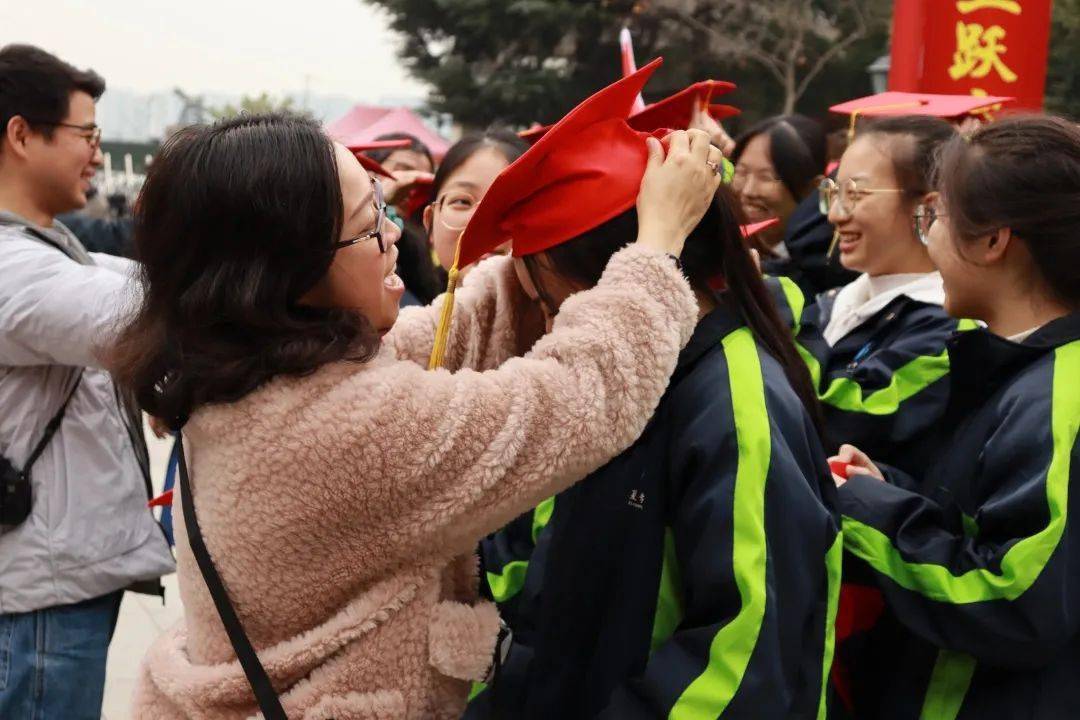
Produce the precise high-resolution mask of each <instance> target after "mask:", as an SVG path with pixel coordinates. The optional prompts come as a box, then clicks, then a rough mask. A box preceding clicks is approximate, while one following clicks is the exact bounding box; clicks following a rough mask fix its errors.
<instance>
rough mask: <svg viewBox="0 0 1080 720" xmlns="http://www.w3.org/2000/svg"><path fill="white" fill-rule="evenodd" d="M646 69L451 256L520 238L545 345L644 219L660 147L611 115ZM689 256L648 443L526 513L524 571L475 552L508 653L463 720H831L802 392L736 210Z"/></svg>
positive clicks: (515, 177) (810, 448) (521, 267)
mask: <svg viewBox="0 0 1080 720" xmlns="http://www.w3.org/2000/svg"><path fill="white" fill-rule="evenodd" d="M655 67H656V64H655V63H654V64H651V65H649V66H646V67H645V68H643V69H642V70H641V71H640V72H639V73H638V74H636V75H633V76H630V77H629V78H627V79H626V80H624V81H622V82H620V83H616V85H614V86H612V87H610V88H607V89H606V90H605V91H602V92H601V93H598V94H597V95H596V96H594V97H593V98H590V99H589V100H587V101H586V102H585V103H583V104H582V105H581V106H579V107H578V108H576V109H575V110H574V111H573V112H572V113H570V115H568V116H567V117H566V118H564V119H563V120H562V121H560V122H559V123H558V124H556V125H555V126H554V127H553V128H552V129H550V130H549V131H548V133H547V134H546V135H545V136H544V137H543V138H542V139H541V140H539V141H538V142H537V143H536V144H535V145H533V146H532V148H530V149H529V150H528V151H527V152H526V153H525V154H524V155H523V156H522V157H521V158H519V159H518V160H517V161H516V162H515V163H513V164H512V165H510V167H508V168H507V169H506V170H505V171H503V173H502V174H501V175H500V176H499V178H498V179H497V180H496V181H495V183H494V184H493V185H492V186H491V188H489V190H488V193H487V196H486V197H485V198H484V201H483V202H482V203H481V204H480V207H479V208H478V209H477V211H476V213H475V214H474V216H473V218H472V220H471V222H470V223H469V226H468V227H467V228H466V231H465V234H464V235H463V237H462V244H463V250H462V251H463V252H464V251H465V249H466V246H469V247H468V251H469V256H472V255H475V254H476V253H477V252H480V251H482V250H483V249H484V248H486V247H491V246H494V245H497V244H499V243H501V242H503V241H504V240H505V239H507V238H512V240H513V254H514V258H515V266H516V268H517V271H518V274H519V276H520V277H521V278H522V284H523V286H524V287H525V288H526V292H527V293H529V294H530V295H532V296H533V297H534V298H535V300H536V302H537V303H538V304H539V305H540V306H541V307H542V308H544V311H545V313H546V315H547V316H548V318H549V323H553V324H554V326H555V327H558V325H559V323H560V322H562V321H563V318H564V317H565V316H566V314H567V313H571V314H577V313H579V312H582V311H583V309H582V308H581V307H580V306H579V305H578V304H577V298H578V297H579V295H578V293H581V292H587V291H588V289H589V288H590V287H593V286H594V285H596V284H597V283H601V284H602V283H603V277H604V273H605V270H604V267H605V265H606V264H607V263H608V262H609V259H610V258H612V257H616V256H617V254H618V253H619V252H620V248H621V247H622V246H623V245H624V244H625V241H624V239H623V238H624V237H625V235H626V233H630V234H631V235H632V234H633V233H634V232H635V231H636V229H637V228H639V227H642V226H644V225H645V224H646V223H647V222H648V221H647V219H646V218H644V217H642V216H641V215H640V214H638V213H635V212H634V210H633V204H634V202H633V195H634V187H635V186H636V185H637V184H638V183H639V178H640V177H641V173H642V172H643V171H644V170H645V168H646V167H647V163H649V162H653V160H648V159H647V158H648V157H649V156H650V155H651V156H653V157H655V156H656V155H658V154H659V152H660V144H659V142H658V141H657V140H656V139H655V138H654V137H652V136H651V135H649V134H648V133H646V132H643V131H639V130H635V129H633V128H632V127H630V125H629V124H628V123H627V122H626V120H625V118H626V116H627V114H628V111H629V109H630V108H631V107H632V104H633V99H634V97H636V95H637V94H638V92H639V91H640V89H641V86H642V85H643V84H644V82H645V79H646V78H647V77H648V74H650V73H651V72H652V71H653V70H654V69H655ZM679 142H684V141H683V140H680V139H676V140H674V141H672V142H671V143H670V147H671V148H672V150H676V149H677V147H678V143H679ZM715 152H716V160H714V162H720V154H719V152H718V151H715ZM718 169H719V168H718ZM683 259H684V261H683V271H684V272H685V273H686V275H687V277H688V278H689V279H690V283H691V285H692V287H693V288H694V290H695V294H696V296H697V298H698V303H699V307H700V313H699V322H698V325H697V328H696V330H695V332H694V336H693V338H692V339H691V341H690V343H689V344H688V345H687V347H686V349H685V350H684V351H683V353H682V355H681V356H680V358H679V362H678V365H677V367H676V370H675V373H674V375H673V376H672V379H671V384H670V386H669V388H668V390H667V392H666V393H665V395H664V398H663V400H662V401H661V403H660V406H659V408H658V409H657V412H656V414H655V415H654V416H653V418H652V420H651V422H650V423H649V426H648V428H647V429H646V430H645V432H644V434H643V435H642V436H641V437H639V438H638V439H637V441H636V442H635V443H634V444H633V446H632V447H631V448H630V449H628V450H627V451H626V452H624V453H623V454H622V455H620V456H619V457H617V458H615V459H614V460H612V461H611V462H610V463H608V464H607V465H606V466H605V467H604V468H602V469H600V470H598V471H597V472H595V473H594V474H593V475H591V476H590V477H589V478H587V479H586V480H585V481H584V482H583V483H581V484H580V485H579V486H578V487H577V488H576V489H575V490H572V491H570V492H563V493H561V494H559V495H558V496H556V497H555V498H554V500H553V502H551V503H549V504H548V505H547V507H545V508H544V510H543V512H542V513H539V512H538V513H537V514H536V515H534V518H535V520H534V523H533V527H534V528H535V530H534V536H533V539H534V541H535V542H536V547H535V549H534V550H533V552H532V554H531V556H530V557H529V558H527V559H525V560H519V561H518V564H516V565H513V566H510V565H507V564H501V559H502V557H503V552H502V551H503V550H504V549H505V546H504V545H500V540H501V538H499V537H498V536H496V537H494V538H490V539H489V540H487V541H485V543H484V544H483V546H484V547H483V553H482V554H483V560H484V570H485V577H486V579H487V580H488V586H489V589H490V590H491V592H492V595H493V596H494V597H496V599H498V600H500V601H501V602H502V603H503V604H504V607H507V608H508V610H509V611H508V613H507V614H506V617H508V618H509V621H510V624H511V627H512V630H513V631H514V642H513V644H512V646H511V647H510V649H509V651H508V653H507V654H506V656H505V657H504V658H500V660H501V665H500V667H499V670H498V671H497V672H496V674H495V678H494V682H493V684H492V685H490V686H489V687H487V688H486V689H484V690H482V691H480V692H479V694H478V695H477V696H476V697H475V698H474V700H473V702H472V705H471V706H470V712H469V713H468V715H467V716H468V717H493V718H501V717H514V718H537V719H540V718H553V717H559V718H595V717H604V718H613V719H614V718H619V719H620V720H625V719H630V718H659V717H669V716H670V717H683V716H686V717H691V716H693V717H704V716H707V717H762V718H773V717H775V718H783V717H811V718H815V717H824V715H825V711H826V698H825V692H824V691H825V679H826V677H827V674H828V670H829V667H830V664H831V650H832V622H833V617H832V612H833V610H834V609H835V601H836V598H837V593H838V590H839V572H840V567H839V553H840V543H839V537H838V532H837V531H838V526H837V518H836V516H835V514H834V511H833V509H832V508H833V504H834V497H833V493H834V489H833V488H831V487H830V484H831V481H830V478H829V474H828V469H827V467H826V465H825V456H824V451H823V449H822V447H821V445H820V441H819V440H818V432H817V429H816V427H815V424H814V420H813V418H814V416H815V414H816V400H815V398H814V393H813V389H812V387H811V385H810V382H809V378H808V377H807V373H806V368H805V366H804V365H803V364H802V362H801V360H800V359H799V358H798V355H797V353H796V351H795V348H794V345H793V343H792V341H791V336H790V332H789V330H788V329H787V328H786V327H784V326H783V324H782V323H781V321H780V320H779V318H778V317H777V315H776V313H775V310H774V309H773V306H772V304H771V300H770V297H769V295H768V293H767V291H766V289H765V287H764V284H763V282H762V279H761V275H760V272H759V271H758V269H757V267H756V266H755V264H754V262H753V260H752V258H751V255H750V253H749V251H748V249H747V248H746V245H745V243H744V242H743V238H742V234H741V232H740V228H739V221H738V210H737V208H736V205H735V202H734V200H733V199H732V197H731V195H730V193H728V192H726V191H721V192H720V193H719V194H718V197H717V199H716V201H715V202H714V204H713V206H712V207H711V208H710V209H709V211H708V212H707V213H706V214H705V216H704V218H703V219H702V220H701V222H700V223H698V224H697V225H696V226H695V227H694V228H693V230H692V231H691V233H690V237H689V239H688V241H687V245H686V250H685V252H684V255H683ZM715 287H725V288H726V290H725V291H723V292H717V291H715V290H714V289H713V288H715ZM644 332H646V331H645V330H644V329H642V330H641V331H638V332H635V333H634V334H635V336H636V337H637V338H639V339H642V335H643V333H644ZM582 431H585V428H582ZM489 551H491V552H490V553H489ZM492 555H494V557H495V558H496V560H497V562H496V563H495V564H494V565H493V564H492V563H491V562H489V561H490V560H491V558H492Z"/></svg>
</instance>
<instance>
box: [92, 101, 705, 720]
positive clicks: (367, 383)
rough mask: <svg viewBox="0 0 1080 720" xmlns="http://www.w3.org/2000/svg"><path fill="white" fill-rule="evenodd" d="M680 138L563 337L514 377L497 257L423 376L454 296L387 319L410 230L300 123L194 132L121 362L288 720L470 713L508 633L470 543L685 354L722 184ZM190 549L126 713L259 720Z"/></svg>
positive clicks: (184, 539)
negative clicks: (441, 355) (179, 435)
mask: <svg viewBox="0 0 1080 720" xmlns="http://www.w3.org/2000/svg"><path fill="white" fill-rule="evenodd" d="M680 135H683V137H680V138H678V142H675V141H674V140H673V142H672V144H671V148H670V149H669V150H668V152H667V156H666V158H665V157H664V156H663V152H661V151H659V150H658V149H657V148H655V147H654V148H651V149H650V152H651V153H652V155H651V157H650V163H649V168H648V170H647V171H646V174H645V177H644V179H643V181H642V188H641V193H640V196H639V199H638V213H639V216H640V218H641V223H640V225H641V227H640V232H639V235H638V239H637V242H636V243H634V244H633V245H631V246H630V247H628V248H627V249H625V250H623V251H621V252H620V253H618V254H616V255H615V256H614V257H613V258H612V260H611V262H610V264H609V265H608V268H607V271H606V273H605V274H604V277H603V279H602V280H601V281H600V283H599V284H598V285H597V287H596V288H595V289H592V290H589V291H587V292H583V293H580V294H579V295H577V296H575V297H573V298H571V299H570V300H568V301H567V303H566V304H565V305H564V306H563V307H562V310H561V312H560V313H559V317H558V320H557V321H556V323H555V325H554V328H553V330H552V332H551V333H550V334H548V335H546V336H544V337H542V338H540V339H539V340H538V341H536V342H535V345H533V346H532V349H531V351H529V352H528V353H526V354H525V355H524V356H523V357H515V356H517V355H519V354H521V350H522V349H523V348H527V347H528V346H529V345H531V344H532V343H533V341H534V340H536V338H537V337H538V335H539V332H540V331H538V330H536V329H535V328H541V329H542V323H543V321H542V319H541V318H536V317H534V316H533V315H532V313H533V309H532V308H533V307H534V306H533V305H532V304H531V303H530V302H529V301H528V299H527V298H526V297H525V296H524V294H523V293H522V291H521V288H520V285H519V283H518V280H517V278H516V276H515V274H514V270H513V266H512V263H511V262H510V260H509V259H508V258H494V259H491V260H489V261H487V262H485V263H483V264H482V265H481V266H480V267H478V268H477V269H476V270H475V271H474V272H473V273H472V274H471V275H470V277H469V278H468V281H467V282H466V283H465V285H464V287H463V288H462V289H461V290H459V292H458V294H457V298H456V306H455V307H456V309H455V313H454V318H455V319H454V325H453V332H452V334H451V337H450V342H449V347H448V351H447V366H448V367H447V369H445V370H438V371H435V372H429V371H427V370H426V369H425V365H426V362H427V359H428V355H429V353H430V351H431V348H432V341H433V336H434V331H435V326H436V321H437V318H438V314H439V307H440V305H441V301H436V303H434V305H433V306H432V307H430V308H411V309H409V311H407V312H404V313H402V315H401V317H400V318H398V317H397V301H398V298H400V295H401V289H402V285H401V281H400V280H399V279H398V278H397V276H396V275H395V274H394V262H395V259H396V255H397V251H396V248H394V247H393V245H394V242H395V241H396V239H397V238H398V235H399V233H398V230H397V228H396V227H395V226H394V225H393V224H392V223H389V222H383V220H384V214H383V210H382V207H383V206H382V205H380V204H379V203H378V199H379V197H380V192H379V188H378V184H377V182H376V181H374V180H373V179H372V178H371V177H370V176H368V174H367V173H366V172H365V171H364V170H363V169H362V168H361V166H360V165H359V164H358V163H357V161H356V160H355V158H353V157H352V155H351V154H350V153H349V152H348V151H347V150H346V149H345V148H344V147H341V146H340V145H336V144H333V143H331V141H330V140H329V139H327V138H326V137H325V135H323V133H322V132H321V131H320V129H319V128H318V126H317V125H315V124H314V123H313V122H312V121H309V120H305V119H302V118H298V117H294V116H289V115H270V116H246V117H241V118H237V119H234V120H230V121H226V122H223V123H219V124H217V125H214V126H212V127H196V128H191V129H188V130H185V131H183V132H182V133H181V134H179V135H178V136H177V137H175V138H174V139H172V140H171V141H170V142H169V143H167V144H166V146H165V147H164V148H163V149H162V151H161V153H160V154H159V155H158V156H157V158H156V159H155V162H154V165H153V167H152V168H151V170H150V173H149V176H148V178H147V181H146V185H145V187H144V188H143V192H142V195H141V197H140V200H139V205H138V215H137V219H136V228H137V229H136V243H137V248H138V253H139V255H140V259H141V260H142V261H143V263H144V278H143V283H144V291H145V296H144V299H143V303H142V306H141V308H140V309H139V312H138V314H137V316H136V317H135V318H134V319H133V321H132V322H131V324H130V325H129V326H128V327H127V328H126V329H125V330H124V332H123V333H122V335H121V338H120V340H119V342H118V343H117V345H116V347H115V348H114V350H113V353H112V357H113V365H114V368H115V371H116V373H117V376H118V377H119V379H120V380H121V381H122V382H123V383H124V384H125V385H126V386H127V387H128V388H130V389H131V390H133V391H134V392H135V393H136V395H137V397H138V398H139V401H140V403H141V405H142V406H143V408H144V409H145V410H146V411H147V412H149V413H151V414H152V415H155V416H157V417H160V418H163V419H165V420H166V421H167V422H168V423H169V424H170V425H171V426H172V427H173V428H179V427H181V426H182V427H183V432H184V436H185V439H186V447H187V457H188V458H189V467H190V469H191V479H192V484H193V487H194V490H193V498H194V501H195V503H194V504H195V507H196V509H197V513H198V519H199V525H200V527H201V529H202V534H203V536H204V538H205V542H206V545H207V548H208V549H209V552H210V555H211V557H212V558H213V562H214V564H215V565H216V567H217V570H218V572H219V573H220V575H221V578H222V580H223V582H224V586H225V588H226V590H227V592H228V595H229V597H230V599H231V601H232V604H233V605H234V607H235V608H236V612H237V615H238V616H239V619H240V621H241V622H242V624H243V626H244V629H245V630H246V632H247V635H248V636H249V637H250V639H251V643H252V645H253V646H254V647H255V649H256V650H257V651H258V655H259V658H260V660H261V662H262V664H263V666H264V667H265V668H266V671H267V673H268V675H269V676H270V678H271V679H272V681H273V684H274V687H275V689H276V691H277V693H278V696H279V698H280V701H281V704H282V706H283V707H284V709H285V711H286V712H287V713H288V716H289V717H290V718H304V720H325V719H329V718H335V719H336V720H374V719H376V718H379V719H382V718H410V719H416V720H419V719H421V718H423V719H425V720H427V719H429V718H456V717H458V716H459V715H460V713H461V711H462V710H463V708H464V703H465V697H466V694H467V692H468V687H469V683H470V681H474V680H480V679H482V678H483V677H484V676H485V673H486V672H487V670H488V668H489V666H490V664H491V659H492V653H493V648H494V645H495V640H496V636H497V633H498V629H499V619H498V616H497V613H496V611H495V608H494V607H493V606H492V605H490V604H487V603H484V602H480V601H479V600H478V598H477V594H476V590H477V588H476V585H477V564H476V559H475V557H474V548H475V547H476V543H477V541H478V539H479V538H481V537H482V536H484V535H485V534H487V533H490V532H492V531H494V530H496V529H497V528H499V527H501V526H502V525H504V524H506V522H508V521H509V520H511V519H512V518H513V517H515V516H516V515H517V514H519V513H521V512H522V511H524V510H526V509H528V508H530V507H532V506H534V505H536V504H537V503H538V502H539V501H540V500H542V499H544V498H546V497H549V496H551V495H553V494H555V493H557V492H559V491H560V490H562V489H564V488H565V487H567V486H569V485H570V484H572V483H573V482H575V481H577V480H579V479H581V478H583V477H584V476H585V475H587V474H588V473H590V472H591V471H593V470H595V469H596V468H598V467H600V466H601V465H603V464H604V463H605V462H606V461H608V460H609V459H611V458H612V457H614V456H615V455H617V454H618V453H619V452H621V451H622V450H623V449H625V448H626V447H627V446H629V445H630V443H631V442H632V441H633V440H634V439H635V438H636V437H637V436H638V435H639V434H640V433H641V431H642V430H643V428H644V426H645V423H646V421H647V420H648V418H649V417H650V415H651V414H652V412H653V410H654V408H655V406H656V404H657V402H658V401H659V398H660V397H661V395H662V393H663V392H664V389H665V387H666V385H667V382H668V376H669V375H670V373H671V372H672V370H673V368H674V366H675V361H676V358H677V355H678V353H679V351H680V349H681V347H682V346H683V345H684V344H685V343H686V341H687V340H688V339H689V337H690V334H691V332H692V331H693V328H694V324H695V321H696V319H697V306H696V303H695V300H694V296H693V294H692V292H691V290H690V288H689V286H688V284H687V281H686V280H685V278H684V277H683V275H682V274H681V273H680V272H679V270H678V268H677V265H676V262H675V260H674V258H673V257H671V256H672V255H675V256H677V255H678V254H679V253H680V252H681V250H682V245H683V241H684V239H685V237H686V236H687V234H688V233H689V231H690V230H691V229H692V228H693V227H694V226H695V225H696V224H697V223H698V221H699V220H700V218H701V216H702V215H703V214H704V211H705V209H706V208H707V206H708V203H709V200H710V198H711V197H712V194H713V192H714V191H715V189H716V186H717V184H718V182H719V178H718V176H716V175H715V174H714V173H713V172H712V171H711V170H710V169H709V167H708V166H707V164H706V161H707V160H709V159H710V158H712V155H713V154H715V153H717V151H716V150H715V149H711V148H709V146H708V141H707V139H706V136H705V135H704V134H703V133H696V132H692V133H690V134H689V135H686V134H683V133H680ZM718 159H719V157H717V158H713V160H718ZM630 240H632V238H628V241H630ZM380 336H382V337H381V341H380ZM177 514H178V515H179V513H177ZM176 537H177V555H178V572H179V577H180V593H181V597H182V599H183V603H184V621H183V622H181V623H180V624H179V625H178V626H177V627H174V628H173V629H171V630H169V631H168V632H167V633H165V634H164V635H163V636H162V637H160V638H159V639H158V640H157V642H156V643H155V644H154V646H153V647H152V648H151V650H150V651H149V653H148V654H147V656H146V658H145V661H144V663H143V666H142V671H141V678H140V681H139V684H138V688H137V691H136V695H135V699H134V703H135V708H134V715H135V717H137V718H147V719H150V718H153V719H154V720H163V719H170V718H247V717H251V716H253V715H255V714H256V713H257V712H258V707H257V706H256V704H255V700H254V698H253V695H252V691H251V689H250V687H249V685H248V681H247V679H246V677H245V674H244V672H243V670H242V669H241V667H240V665H239V663H238V662H237V660H236V655H235V654H234V652H233V649H232V646H231V645H230V642H229V639H228V637H227V635H226V633H225V631H224V629H223V626H222V623H221V621H220V619H219V616H218V613H217V611H216V609H215V607H214V604H213V602H212V601H211V598H210V595H209V593H208V591H207V587H206V584H205V582H204V580H203V578H202V576H201V574H200V571H199V568H198V567H197V565H196V564H195V560H194V558H193V556H192V553H191V549H190V547H189V543H188V536H187V533H186V531H185V527H184V525H183V523H182V522H181V521H178V523H177V528H176Z"/></svg>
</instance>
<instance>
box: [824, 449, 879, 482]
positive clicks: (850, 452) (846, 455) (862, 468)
mask: <svg viewBox="0 0 1080 720" xmlns="http://www.w3.org/2000/svg"><path fill="white" fill-rule="evenodd" d="M834 463H836V464H843V465H846V466H847V474H848V476H851V475H852V474H855V473H858V474H861V475H869V476H871V477H874V478H877V479H878V480H881V481H882V482H884V481H885V476H884V475H882V473H881V470H879V469H878V466H877V465H875V464H874V463H873V461H872V460H871V459H870V456H869V455H867V454H866V453H864V452H863V451H862V450H860V449H859V448H857V447H855V446H854V445H841V446H840V451H839V452H838V453H836V455H834V456H833V457H831V458H829V464H830V465H832V464H834ZM833 481H834V482H835V483H836V487H840V486H841V485H843V484H844V483H845V482H847V478H846V477H841V476H839V475H837V474H836V473H835V472H834V473H833Z"/></svg>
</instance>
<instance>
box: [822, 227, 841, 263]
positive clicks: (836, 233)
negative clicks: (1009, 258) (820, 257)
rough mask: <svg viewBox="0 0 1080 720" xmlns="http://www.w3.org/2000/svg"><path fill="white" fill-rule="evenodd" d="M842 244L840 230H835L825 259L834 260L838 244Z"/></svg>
mask: <svg viewBox="0 0 1080 720" xmlns="http://www.w3.org/2000/svg"><path fill="white" fill-rule="evenodd" d="M839 244H840V231H839V230H834V231H833V234H832V242H831V243H829V251H828V252H827V253H825V260H826V261H829V260H832V256H833V253H834V252H836V246H837V245H839Z"/></svg>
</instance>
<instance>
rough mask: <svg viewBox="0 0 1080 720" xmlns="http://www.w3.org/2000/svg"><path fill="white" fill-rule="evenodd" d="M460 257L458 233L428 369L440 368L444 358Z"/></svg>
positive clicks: (459, 236)
mask: <svg viewBox="0 0 1080 720" xmlns="http://www.w3.org/2000/svg"><path fill="white" fill-rule="evenodd" d="M460 258H461V235H458V241H457V245H456V246H455V248H454V264H453V265H452V266H451V268H450V273H449V279H448V280H447V281H446V294H445V295H443V306H442V313H441V314H440V315H439V326H438V327H437V328H436V329H435V344H434V345H432V347H431V358H430V359H428V370H437V369H438V368H441V367H442V366H443V361H444V360H445V358H446V343H447V340H448V339H449V337H450V322H451V320H452V319H453V315H454V290H456V289H457V282H458V274H459V273H458V260H459V259H460Z"/></svg>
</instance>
